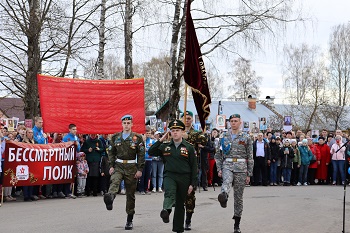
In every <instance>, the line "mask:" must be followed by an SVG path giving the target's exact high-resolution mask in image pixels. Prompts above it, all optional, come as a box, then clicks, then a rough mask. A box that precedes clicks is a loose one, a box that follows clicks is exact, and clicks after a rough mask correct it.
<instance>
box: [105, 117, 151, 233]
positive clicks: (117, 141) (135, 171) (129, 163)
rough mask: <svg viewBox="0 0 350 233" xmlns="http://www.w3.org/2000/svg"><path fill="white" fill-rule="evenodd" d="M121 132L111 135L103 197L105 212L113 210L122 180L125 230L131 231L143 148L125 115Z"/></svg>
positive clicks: (129, 119)
mask: <svg viewBox="0 0 350 233" xmlns="http://www.w3.org/2000/svg"><path fill="white" fill-rule="evenodd" d="M121 121H122V127H123V131H122V132H118V133H115V134H113V136H112V140H111V145H110V148H109V150H108V151H109V153H108V158H109V167H110V169H109V173H110V175H111V185H110V187H109V190H108V193H106V194H105V195H104V197H103V199H104V202H105V204H106V208H107V210H112V209H113V200H114V198H115V196H116V195H117V192H118V190H119V185H120V182H121V181H122V180H124V182H125V188H126V213H127V215H128V216H127V220H126V225H125V230H132V229H133V222H132V221H133V218H134V214H135V191H136V186H137V179H139V178H140V177H141V176H142V170H143V167H144V164H145V146H144V142H143V139H142V136H141V135H139V134H137V133H135V132H132V130H131V128H132V116H131V115H125V116H123V117H122V118H121Z"/></svg>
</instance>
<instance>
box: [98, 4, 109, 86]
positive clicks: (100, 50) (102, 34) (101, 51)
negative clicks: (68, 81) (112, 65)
mask: <svg viewBox="0 0 350 233" xmlns="http://www.w3.org/2000/svg"><path fill="white" fill-rule="evenodd" d="M106 2H107V0H102V1H101V15H100V27H99V30H98V34H99V43H98V58H97V67H98V70H97V78H98V79H104V76H105V74H104V53H105V44H106V38H105V22H106Z"/></svg>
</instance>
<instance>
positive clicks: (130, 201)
mask: <svg viewBox="0 0 350 233" xmlns="http://www.w3.org/2000/svg"><path fill="white" fill-rule="evenodd" d="M114 171H115V172H114V174H112V176H111V185H110V186H109V190H108V193H109V194H112V195H114V196H116V195H117V193H118V191H119V185H120V182H121V181H122V180H124V182H125V190H126V208H125V210H126V213H127V214H135V191H136V187H137V179H135V174H136V172H137V168H136V165H135V164H121V163H117V164H116V167H115V168H114Z"/></svg>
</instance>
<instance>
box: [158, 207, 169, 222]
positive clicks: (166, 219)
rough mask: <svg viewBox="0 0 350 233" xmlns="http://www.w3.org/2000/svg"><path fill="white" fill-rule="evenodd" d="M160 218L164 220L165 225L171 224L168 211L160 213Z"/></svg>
mask: <svg viewBox="0 0 350 233" xmlns="http://www.w3.org/2000/svg"><path fill="white" fill-rule="evenodd" d="M160 217H161V218H162V219H163V222H164V223H168V222H169V212H168V211H167V210H162V211H160Z"/></svg>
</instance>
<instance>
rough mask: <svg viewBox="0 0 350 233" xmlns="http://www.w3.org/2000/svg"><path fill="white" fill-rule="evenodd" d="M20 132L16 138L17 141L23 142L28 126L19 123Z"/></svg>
mask: <svg viewBox="0 0 350 233" xmlns="http://www.w3.org/2000/svg"><path fill="white" fill-rule="evenodd" d="M17 130H18V134H17V136H16V139H15V141H16V142H22V141H23V138H24V137H25V135H26V127H25V126H24V125H19V126H18V128H17Z"/></svg>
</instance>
